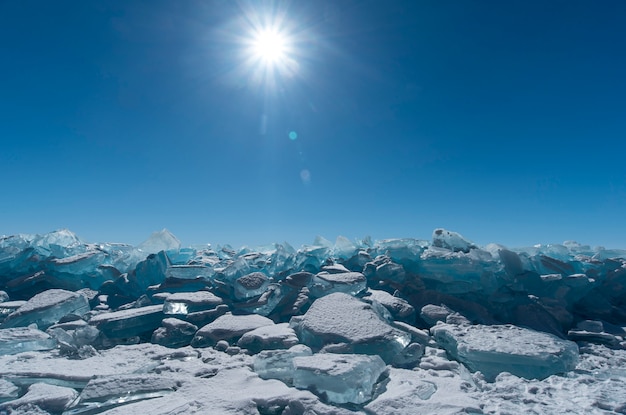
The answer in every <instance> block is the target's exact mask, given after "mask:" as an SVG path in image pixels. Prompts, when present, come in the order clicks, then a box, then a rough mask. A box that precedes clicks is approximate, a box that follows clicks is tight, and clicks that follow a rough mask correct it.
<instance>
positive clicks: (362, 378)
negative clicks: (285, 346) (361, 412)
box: [293, 353, 386, 404]
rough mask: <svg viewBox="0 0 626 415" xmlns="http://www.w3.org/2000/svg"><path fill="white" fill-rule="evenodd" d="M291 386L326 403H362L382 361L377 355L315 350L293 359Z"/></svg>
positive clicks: (372, 385) (368, 397) (382, 370)
mask: <svg viewBox="0 0 626 415" xmlns="http://www.w3.org/2000/svg"><path fill="white" fill-rule="evenodd" d="M293 366H294V374H293V385H294V386H295V387H296V388H298V389H309V390H311V391H313V392H314V393H316V394H320V395H323V396H325V397H326V399H327V400H328V401H329V402H332V403H337V404H343V403H355V404H362V403H364V402H367V401H369V400H370V399H371V398H372V393H373V391H374V385H375V384H376V382H377V381H378V378H379V377H380V375H381V374H383V372H385V369H386V365H385V362H383V360H382V359H381V358H380V357H379V356H371V355H359V354H332V353H317V354H314V355H312V356H300V357H294V358H293Z"/></svg>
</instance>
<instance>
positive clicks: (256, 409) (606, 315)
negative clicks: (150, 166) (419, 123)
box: [0, 229, 626, 415]
mask: <svg viewBox="0 0 626 415" xmlns="http://www.w3.org/2000/svg"><path fill="white" fill-rule="evenodd" d="M624 298H626V251H625V250H618V249H604V248H591V247H588V246H585V245H581V244H578V243H574V242H566V243H564V244H562V245H537V246H534V247H529V248H520V249H509V248H507V247H504V246H501V245H497V244H490V245H487V246H485V247H480V246H477V245H476V244H474V243H472V242H471V241H469V240H468V239H466V238H464V237H463V236H462V235H460V234H458V233H456V232H451V231H447V230H445V229H436V230H435V231H434V232H433V235H432V240H431V241H425V240H420V239H411V238H405V239H388V240H384V241H372V240H371V239H369V238H366V239H364V240H360V241H359V240H357V241H350V240H348V239H346V238H343V237H340V238H338V239H337V241H336V242H335V243H334V244H333V243H332V242H330V241H328V240H326V239H324V238H321V237H320V238H317V239H316V240H315V241H314V243H313V244H312V245H310V246H303V247H301V248H300V249H297V250H296V249H294V248H293V247H291V246H289V245H288V244H282V245H281V244H272V245H268V246H264V247H260V248H250V247H242V248H240V249H233V248H232V247H229V246H219V245H215V246H212V245H204V246H201V247H195V248H194V247H189V248H184V247H181V245H180V242H179V241H178V240H177V239H176V237H174V236H173V235H172V234H171V233H169V232H167V231H165V230H164V231H161V232H157V233H155V234H153V235H152V236H151V237H150V238H149V240H148V241H146V242H145V243H144V244H142V245H141V246H139V247H132V246H130V245H125V244H110V243H103V244H90V243H86V242H84V241H82V240H81V239H80V238H78V237H77V236H76V235H74V234H73V233H71V232H70V231H67V230H62V231H56V232H52V233H50V234H46V235H15V236H8V237H2V238H0V323H2V326H1V327H0V374H1V376H0V414H2V415H5V414H11V415H22V414H29V415H47V414H48V415H61V414H64V415H87V414H90V415H95V414H108V415H111V414H131V415H134V414H146V413H149V414H151V415H166V414H167V415H173V414H188V413H190V414H206V413H215V414H255V415H256V414H259V415H266V414H272V415H276V414H280V415H295V414H298V415H303V414H313V413H315V414H318V415H322V414H328V415H331V414H335V415H337V414H339V415H342V414H360V415H361V414H363V415H364V414H366V415H374V414H376V415H392V414H394V415H396V414H401V415H402V414H459V413H465V414H468V413H470V414H472V413H474V414H507V413H511V414H513V413H515V414H517V413H530V414H557V413H558V414H560V413H572V414H619V413H626V393H625V392H624V391H626V341H625V338H626V329H625V327H626V301H624ZM189 344H191V346H189ZM77 396H78V398H76V397H77Z"/></svg>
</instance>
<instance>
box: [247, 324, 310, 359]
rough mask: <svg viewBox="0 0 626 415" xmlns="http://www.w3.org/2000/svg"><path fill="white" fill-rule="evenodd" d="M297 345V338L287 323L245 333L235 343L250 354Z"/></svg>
mask: <svg viewBox="0 0 626 415" xmlns="http://www.w3.org/2000/svg"><path fill="white" fill-rule="evenodd" d="M296 344H298V336H296V333H295V332H294V331H293V329H292V328H290V327H289V324H288V323H280V324H275V325H271V326H263V327H259V328H257V329H254V330H252V331H249V332H247V333H244V335H243V336H241V338H240V339H239V341H238V342H237V345H238V346H239V347H242V348H244V349H247V350H249V351H250V352H252V353H259V352H260V351H261V350H273V349H288V348H290V347H292V346H295V345H296Z"/></svg>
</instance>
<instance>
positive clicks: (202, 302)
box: [163, 291, 224, 314]
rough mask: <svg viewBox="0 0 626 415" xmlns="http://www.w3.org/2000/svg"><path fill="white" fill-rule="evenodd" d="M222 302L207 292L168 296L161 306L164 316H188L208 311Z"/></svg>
mask: <svg viewBox="0 0 626 415" xmlns="http://www.w3.org/2000/svg"><path fill="white" fill-rule="evenodd" d="M223 302H224V301H223V300H222V299H221V298H220V297H218V296H216V295H215V294H213V293H212V292H209V291H196V292H182V293H175V294H172V295H169V296H168V297H167V298H166V299H165V303H164V304H163V312H164V313H165V314H189V313H194V312H197V311H203V310H209V309H212V308H215V307H216V306H218V305H220V304H222V303H223Z"/></svg>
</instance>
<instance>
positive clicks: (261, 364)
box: [253, 344, 313, 385]
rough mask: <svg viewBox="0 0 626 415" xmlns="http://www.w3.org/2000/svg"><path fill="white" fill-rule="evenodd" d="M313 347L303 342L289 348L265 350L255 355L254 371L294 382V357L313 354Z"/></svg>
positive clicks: (287, 382) (269, 377)
mask: <svg viewBox="0 0 626 415" xmlns="http://www.w3.org/2000/svg"><path fill="white" fill-rule="evenodd" d="M312 354H313V352H312V351H311V348H310V347H308V346H305V345H303V344H298V345H295V346H293V347H291V348H289V349H287V350H285V349H277V350H263V351H261V352H260V353H258V354H257V355H255V356H254V364H253V368H254V371H255V372H256V373H257V374H258V375H259V376H260V377H261V378H263V379H278V380H280V381H282V382H284V383H286V384H288V385H291V384H292V382H293V374H294V366H293V358H294V357H297V356H311V355H312Z"/></svg>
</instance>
